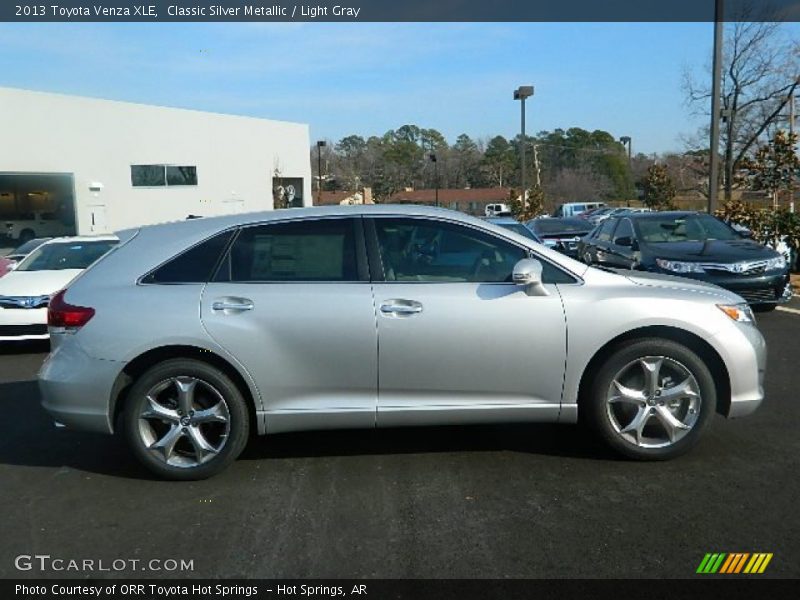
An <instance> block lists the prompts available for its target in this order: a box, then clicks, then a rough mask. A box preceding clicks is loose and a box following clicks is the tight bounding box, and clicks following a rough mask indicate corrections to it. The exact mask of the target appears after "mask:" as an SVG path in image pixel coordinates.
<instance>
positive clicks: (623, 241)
mask: <svg viewBox="0 0 800 600" xmlns="http://www.w3.org/2000/svg"><path fill="white" fill-rule="evenodd" d="M615 243H616V244H617V246H625V247H626V248H631V247H633V239H631V238H630V237H629V236H626V237H621V238H617V241H616V242H615Z"/></svg>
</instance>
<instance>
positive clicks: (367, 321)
mask: <svg viewBox="0 0 800 600" xmlns="http://www.w3.org/2000/svg"><path fill="white" fill-rule="evenodd" d="M119 237H120V240H121V242H120V244H119V245H118V246H117V247H116V249H114V250H112V251H111V252H110V253H109V254H108V255H106V256H105V257H104V258H103V259H101V260H100V261H99V262H98V263H96V264H95V265H94V266H93V267H91V268H90V269H89V270H87V271H86V272H85V273H84V274H83V275H82V276H80V277H79V278H77V279H76V280H74V281H73V282H72V283H71V284H70V285H69V287H68V288H67V289H66V290H65V291H62V292H60V293H58V294H57V295H55V296H54V297H53V298H52V301H51V302H50V307H49V326H50V332H51V338H52V353H51V354H50V356H49V357H48V359H47V361H46V362H45V364H44V366H43V367H42V370H41V372H40V374H39V384H40V388H41V392H42V396H43V405H44V407H45V408H46V409H47V410H48V411H49V412H50V413H51V414H52V415H53V417H54V418H55V419H56V420H57V421H59V422H61V423H63V424H66V425H67V426H69V427H74V428H79V429H86V430H92V431H100V432H105V433H115V432H120V433H121V434H122V435H124V436H125V438H126V439H127V442H128V444H129V445H130V447H131V449H132V451H133V453H134V454H135V455H136V456H137V457H138V458H139V460H141V462H142V463H144V465H145V466H146V467H148V468H149V469H150V470H151V471H153V472H154V473H156V474H158V475H160V476H163V477H168V478H173V479H198V478H203V477H208V476H210V475H212V474H214V473H216V472H218V471H220V470H221V469H223V468H224V467H225V466H226V465H228V464H229V463H231V461H233V460H234V459H235V458H236V457H237V455H238V454H239V453H240V452H241V451H242V449H243V448H244V446H245V443H246V442H247V440H248V437H249V434H250V433H251V431H255V432H257V433H259V434H269V433H277V432H283V431H297V430H310V429H330V428H373V427H395V426H403V425H438V424H456V423H486V422H513V421H517V422H519V421H524V422H533V421H539V422H542V421H544V422H562V423H575V422H577V421H578V420H579V418H580V419H581V420H582V421H584V422H585V423H586V424H588V425H589V426H590V427H591V428H592V429H593V430H594V431H595V432H596V433H597V434H598V435H599V436H600V437H601V438H602V439H603V440H605V441H606V442H607V443H608V444H609V445H611V446H612V447H613V448H615V449H616V450H617V451H619V452H620V453H622V454H624V455H626V456H628V457H632V458H638V459H666V458H671V457H673V456H676V455H678V454H680V453H682V452H685V451H686V450H688V449H689V448H690V447H691V446H693V445H694V444H695V442H697V440H698V438H699V437H700V436H701V434H702V433H703V431H704V430H705V429H706V428H707V426H708V425H709V423H710V421H711V417H712V415H713V413H714V412H715V411H716V412H720V413H723V414H725V415H727V416H729V417H735V416H740V415H746V414H748V413H750V412H752V411H753V410H755V409H756V407H757V406H758V405H759V404H760V403H761V400H762V397H763V387H762V378H763V375H764V364H765V347H764V340H763V338H762V336H761V334H760V333H759V331H758V329H757V328H756V327H755V324H754V320H753V315H752V313H751V312H750V309H749V308H748V307H747V305H746V304H745V303H744V302H743V301H742V299H741V298H739V297H738V296H736V295H735V294H732V293H730V292H727V291H725V290H723V289H721V288H717V287H714V286H710V285H706V284H703V283H699V282H696V281H689V280H685V279H679V278H670V277H662V276H658V277H657V276H652V275H648V274H646V273H631V272H611V271H606V270H599V269H596V268H593V267H587V266H586V265H584V264H582V263H579V262H576V261H574V260H572V259H570V258H567V257H566V256H564V255H562V254H560V253H558V252H556V251H553V250H549V249H547V248H545V247H544V246H541V245H539V244H537V243H536V242H534V241H533V240H531V239H529V238H527V237H524V236H520V235H517V234H515V233H513V232H512V231H509V230H507V229H503V228H500V227H498V226H495V225H492V224H491V223H487V222H485V221H481V220H479V219H475V218H471V217H467V216H465V215H461V214H459V213H456V212H452V211H446V210H439V209H429V208H407V207H398V206H357V207H331V208H312V209H292V210H279V211H273V212H267V213H259V214H249V215H235V216H228V217H217V218H205V219H195V220H189V221H183V222H179V223H171V224H165V225H157V226H152V227H144V228H141V229H138V230H131V231H125V232H121V233H120V234H119Z"/></svg>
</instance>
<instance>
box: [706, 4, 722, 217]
mask: <svg viewBox="0 0 800 600" xmlns="http://www.w3.org/2000/svg"><path fill="white" fill-rule="evenodd" d="M722 19H723V6H722V0H716V2H715V4H714V61H713V64H712V67H711V68H712V71H713V74H712V84H711V140H710V142H709V145H710V148H709V150H710V151H711V157H710V159H711V164H710V168H709V174H708V213H709V214H714V211H715V210H717V204H718V202H719V119H720V117H721V116H722V115H721V111H720V104H721V98H720V97H721V95H722V26H723V21H722Z"/></svg>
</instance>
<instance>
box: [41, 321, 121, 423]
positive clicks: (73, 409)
mask: <svg viewBox="0 0 800 600" xmlns="http://www.w3.org/2000/svg"><path fill="white" fill-rule="evenodd" d="M67 335H68V334H67ZM123 367H124V363H120V362H116V361H112V360H101V359H97V358H92V357H90V356H89V355H88V354H86V353H85V352H84V351H83V350H82V349H81V348H80V346H79V345H78V344H77V343H75V342H74V341H72V340H70V341H68V342H66V343H62V344H59V345H58V346H57V347H56V348H55V350H54V351H53V352H52V353H51V354H50V355H49V356H48V357H47V359H46V360H45V362H44V364H43V365H42V368H41V369H40V371H39V391H40V393H41V396H42V407H43V408H44V409H45V410H46V411H47V412H48V413H50V415H51V416H52V417H53V418H54V419H55V420H56V421H57V422H59V423H63V424H64V425H66V426H67V427H71V428H75V429H82V430H86V431H97V432H100V433H113V430H114V428H113V423H112V416H111V409H110V400H111V389H112V387H113V385H114V382H115V381H116V379H117V376H118V375H119V373H120V372H121V371H122V368H123Z"/></svg>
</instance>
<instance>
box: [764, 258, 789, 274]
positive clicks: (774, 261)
mask: <svg viewBox="0 0 800 600" xmlns="http://www.w3.org/2000/svg"><path fill="white" fill-rule="evenodd" d="M785 268H786V257H784V256H776V257H775V258H771V259H769V260H768V261H767V266H766V270H767V271H773V270H777V269H780V270H783V269H785Z"/></svg>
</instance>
